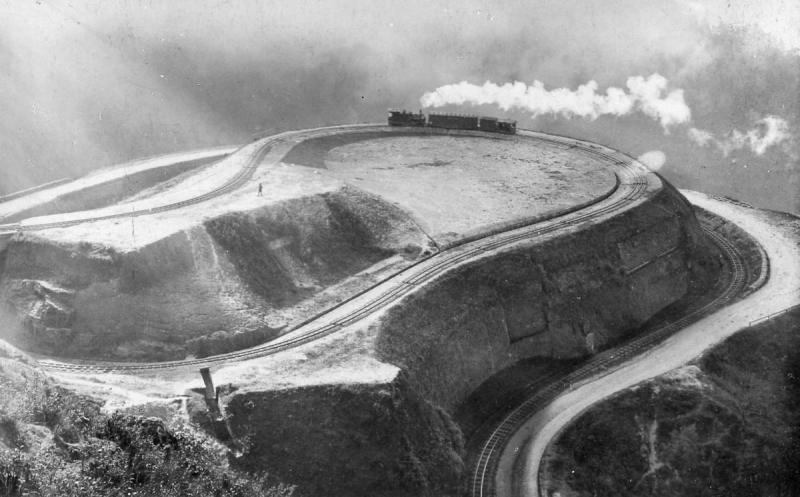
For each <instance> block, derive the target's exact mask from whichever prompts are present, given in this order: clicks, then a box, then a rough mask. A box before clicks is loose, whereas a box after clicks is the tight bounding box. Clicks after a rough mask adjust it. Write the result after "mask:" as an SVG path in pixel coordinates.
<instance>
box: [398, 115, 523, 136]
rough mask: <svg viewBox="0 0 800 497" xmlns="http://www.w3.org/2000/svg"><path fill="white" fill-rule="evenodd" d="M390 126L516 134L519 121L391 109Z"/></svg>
mask: <svg viewBox="0 0 800 497" xmlns="http://www.w3.org/2000/svg"><path fill="white" fill-rule="evenodd" d="M389 126H418V127H427V128H446V129H469V130H475V131H488V132H489V133H503V134H506V135H514V134H516V133H517V121H511V120H509V119H498V118H496V117H489V116H472V115H462V114H428V115H425V114H423V113H422V111H419V113H416V112H410V111H407V110H394V109H390V110H389Z"/></svg>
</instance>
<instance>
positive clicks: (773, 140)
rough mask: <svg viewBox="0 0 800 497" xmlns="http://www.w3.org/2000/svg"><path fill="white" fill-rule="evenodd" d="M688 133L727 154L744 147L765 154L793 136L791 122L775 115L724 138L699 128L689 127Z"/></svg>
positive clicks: (736, 130) (698, 142) (697, 140)
mask: <svg viewBox="0 0 800 497" xmlns="http://www.w3.org/2000/svg"><path fill="white" fill-rule="evenodd" d="M687 135H688V136H689V139H690V140H692V141H693V142H694V143H696V144H697V145H699V146H701V147H706V146H713V147H716V148H717V149H718V150H719V151H721V152H722V153H723V155H725V156H727V155H728V154H730V153H731V152H733V151H735V150H741V149H744V148H747V149H749V150H750V151H751V152H753V153H754V154H756V155H763V154H764V152H766V151H767V149H768V148H770V147H772V146H776V145H779V144H780V143H782V142H784V141H786V140H788V139H790V138H791V134H790V133H789V123H788V122H786V120H785V119H783V118H780V117H778V116H773V115H770V116H767V117H765V118H763V119H760V120H758V121H757V122H756V125H755V127H754V128H752V129H750V130H748V131H745V132H742V131H739V130H738V129H735V130H733V131H731V132H730V133H728V134H727V135H726V136H724V137H723V138H717V137H715V136H714V134H713V133H711V132H710V131H706V130H704V129H698V128H689V130H688V131H687Z"/></svg>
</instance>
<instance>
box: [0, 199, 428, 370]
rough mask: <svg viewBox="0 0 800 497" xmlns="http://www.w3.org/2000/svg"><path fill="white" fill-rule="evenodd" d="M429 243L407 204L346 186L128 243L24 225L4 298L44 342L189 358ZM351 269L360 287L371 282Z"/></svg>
mask: <svg viewBox="0 0 800 497" xmlns="http://www.w3.org/2000/svg"><path fill="white" fill-rule="evenodd" d="M424 250H429V246H428V239H427V237H426V236H425V235H424V234H423V233H421V232H420V231H419V230H418V228H417V227H416V225H415V224H414V223H413V222H411V221H410V220H409V219H408V218H407V216H405V214H404V213H403V212H402V211H400V210H399V209H397V208H396V207H394V206H391V205H389V204H386V203H384V202H382V201H381V200H380V199H378V198H376V197H373V196H371V195H367V194H364V193H362V192H360V191H358V190H356V189H353V188H349V187H343V188H341V189H339V190H334V191H331V192H326V193H323V194H318V195H313V196H308V197H303V198H297V199H292V200H289V201H284V202H276V203H273V204H270V205H267V206H264V207H261V208H258V209H255V210H252V211H247V212H233V213H227V214H224V215H221V216H218V217H213V218H210V219H207V220H206V221H205V222H204V223H203V224H201V225H195V226H194V227H192V228H191V229H188V230H183V231H178V232H176V233H174V234H172V235H170V236H167V237H165V238H162V239H159V240H157V241H155V242H154V243H151V244H149V245H146V246H144V247H141V248H140V249H138V250H133V251H128V252H117V251H115V250H113V249H110V248H107V247H102V246H95V245H91V244H88V243H79V244H76V245H69V244H55V243H52V242H49V241H46V240H42V239H37V238H35V237H33V236H25V237H24V238H21V239H17V240H14V241H11V242H10V243H9V245H8V248H7V249H6V250H5V251H4V252H2V258H3V260H2V264H0V269H3V273H2V279H0V298H2V301H3V302H4V304H5V306H6V307H7V308H10V314H14V315H16V316H17V317H16V319H15V321H17V322H18V323H20V324H21V327H22V328H23V331H21V333H23V334H24V335H26V336H25V341H26V342H27V343H28V344H29V345H31V346H32V347H33V348H35V349H37V350H39V351H41V352H45V353H51V354H58V355H60V356H79V357H93V358H97V357H98V356H100V357H107V358H116V359H127V360H139V359H144V360H159V359H168V358H181V357H184V356H185V355H186V354H187V352H189V353H196V354H201V355H203V354H210V353H217V352H222V351H227V350H230V349H232V348H241V347H242V346H247V345H253V344H255V343H259V342H263V341H264V340H265V339H268V338H272V337H274V336H276V335H277V334H278V333H279V329H280V328H281V327H282V326H284V325H286V324H287V323H291V322H292V321H293V320H295V319H297V318H298V316H300V315H302V317H303V318H306V317H308V315H313V313H314V312H318V311H315V309H322V308H325V307H327V306H329V305H331V304H332V303H334V302H335V299H336V298H337V295H335V294H334V293H333V292H332V291H330V288H335V286H336V284H337V283H339V282H341V281H343V280H345V279H348V278H350V277H352V276H354V275H356V274H357V273H359V272H361V271H363V270H365V269H367V268H369V267H371V266H373V265H375V264H377V263H379V262H382V261H385V260H387V259H390V260H391V261H394V263H396V264H398V265H401V266H402V265H403V264H408V263H409V262H411V261H413V260H414V259H416V258H417V257H419V256H420V255H421V253H422V252H423V251H424ZM391 261H390V262H391ZM355 280H356V281H355V282H350V283H349V284H350V285H352V287H353V288H355V289H356V290H357V289H358V287H359V285H366V284H369V283H370V282H369V281H359V280H358V278H355ZM326 289H329V291H328V292H327V293H325V292H324V290H326ZM351 291H352V288H351ZM298 307H299V308H300V309H301V311H302V312H298ZM7 310H8V309H7Z"/></svg>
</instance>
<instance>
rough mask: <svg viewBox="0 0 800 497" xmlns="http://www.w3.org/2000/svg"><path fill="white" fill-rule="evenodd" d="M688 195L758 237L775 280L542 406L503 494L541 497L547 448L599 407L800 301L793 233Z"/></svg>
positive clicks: (516, 443)
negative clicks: (542, 465) (542, 464)
mask: <svg viewBox="0 0 800 497" xmlns="http://www.w3.org/2000/svg"><path fill="white" fill-rule="evenodd" d="M682 193H683V194H684V195H685V196H686V197H687V198H688V199H689V201H690V202H692V203H693V204H695V205H697V206H700V207H703V208H704V209H707V210H709V211H711V212H713V213H715V214H717V215H719V216H722V217H724V218H726V219H728V220H730V221H732V222H734V223H735V224H737V225H738V226H739V227H741V228H742V229H744V230H745V231H747V232H748V233H749V234H750V235H751V236H752V237H753V238H755V239H756V240H757V241H758V242H759V243H760V244H761V245H762V246H763V247H764V249H765V251H766V253H767V255H768V257H769V259H770V265H771V267H770V271H771V273H770V278H769V280H768V281H767V283H766V284H765V285H764V286H763V287H762V288H761V289H759V290H758V291H756V292H755V293H753V294H751V295H750V296H748V297H747V298H746V299H744V300H742V301H739V302H736V303H734V304H732V305H730V306H727V307H725V308H723V309H721V310H719V311H718V312H716V313H714V314H712V315H710V316H708V317H706V318H704V319H702V320H700V321H698V322H696V323H694V324H692V325H690V326H688V327H686V328H684V329H683V330H681V331H680V332H678V333H676V334H675V335H673V336H672V337H670V338H669V339H667V340H666V341H664V342H663V343H661V344H660V345H658V346H656V347H654V348H653V349H651V350H650V351H648V352H647V353H645V354H642V355H640V356H638V357H635V358H633V359H631V360H630V361H628V362H626V363H624V364H622V365H620V366H619V367H618V368H617V369H616V370H614V371H613V372H612V373H610V374H605V375H603V376H601V377H597V378H593V379H590V380H587V381H586V382H584V383H583V384H581V385H577V386H575V387H573V389H572V390H570V391H568V392H565V393H564V394H562V395H561V396H559V397H557V398H556V399H555V400H554V401H553V402H552V403H550V404H549V405H548V406H547V407H546V408H545V409H543V410H542V411H539V413H537V414H536V415H535V416H534V417H532V418H531V419H529V420H528V422H527V423H526V424H525V425H524V426H523V427H522V428H521V429H520V430H519V431H518V432H517V433H516V434H515V435H514V437H513V438H512V439H511V441H510V443H509V444H508V446H507V447H506V449H505V451H504V453H503V456H502V458H501V461H500V467H499V470H498V472H497V475H496V489H497V495H501V496H509V495H522V496H525V497H538V496H539V489H538V474H539V463H540V460H541V458H542V455H543V453H544V451H545V448H546V447H547V445H548V444H549V443H550V442H551V441H552V440H553V439H554V438H555V437H556V436H557V435H558V434H559V433H560V432H561V431H562V430H563V429H564V428H565V427H566V426H567V425H568V424H569V423H570V422H571V421H572V420H574V419H575V418H577V417H578V416H579V415H580V414H581V413H582V412H584V411H585V410H587V409H588V408H590V407H591V406H592V405H594V404H596V403H598V402H600V401H602V400H603V399H606V398H608V397H609V396H611V395H613V394H614V393H616V392H619V391H621V390H624V389H626V388H629V387H631V386H633V385H635V384H637V383H640V382H642V381H645V380H648V379H651V378H654V377H655V376H658V375H660V374H663V373H666V372H668V371H670V370H672V369H675V368H677V367H680V366H681V365H683V364H685V363H686V362H688V361H690V360H692V359H694V358H696V357H697V356H699V355H700V354H702V353H703V352H704V351H705V350H707V349H709V348H710V347H712V346H714V345H715V344H717V343H719V342H721V341H722V340H724V339H725V338H727V337H729V336H731V335H733V334H734V333H736V332H737V331H739V330H741V329H742V328H744V327H747V326H748V325H749V323H750V322H751V321H753V320H756V319H759V318H761V317H763V316H766V315H768V314H771V313H773V312H778V311H781V310H783V309H785V308H787V307H791V306H793V305H796V304H798V303H800V246H799V244H798V243H797V241H796V238H795V237H793V236H792V234H791V233H788V232H786V231H785V230H782V229H781V228H779V227H776V226H774V225H773V224H772V223H770V222H769V221H768V220H767V219H766V218H765V216H764V215H763V214H761V213H759V211H756V210H752V209H747V208H745V207H740V206H738V205H734V204H731V203H727V202H722V201H718V200H714V199H712V198H710V197H708V196H706V195H704V194H702V193H697V192H691V191H683V192H682ZM526 442H529V443H526ZM520 457H521V458H523V459H522V460H521V461H520V460H519V458H520Z"/></svg>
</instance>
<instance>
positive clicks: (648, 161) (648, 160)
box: [637, 150, 667, 171]
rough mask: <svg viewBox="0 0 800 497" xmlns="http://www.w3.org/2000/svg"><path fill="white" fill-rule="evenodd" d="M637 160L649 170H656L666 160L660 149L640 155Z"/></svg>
mask: <svg viewBox="0 0 800 497" xmlns="http://www.w3.org/2000/svg"><path fill="white" fill-rule="evenodd" d="M637 160H638V161H639V162H641V163H642V164H644V165H645V166H647V168H648V169H650V170H651V171H658V170H659V169H661V167H662V166H663V165H664V163H665V162H666V161H667V156H666V154H664V152H662V151H661V150H651V151H649V152H645V153H643V154H642V155H640V156H639V157H638V158H637Z"/></svg>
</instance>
